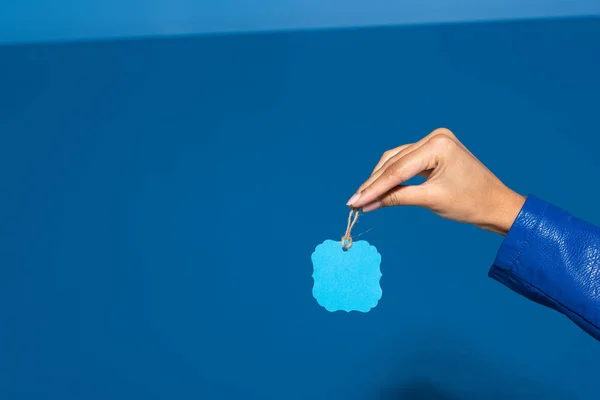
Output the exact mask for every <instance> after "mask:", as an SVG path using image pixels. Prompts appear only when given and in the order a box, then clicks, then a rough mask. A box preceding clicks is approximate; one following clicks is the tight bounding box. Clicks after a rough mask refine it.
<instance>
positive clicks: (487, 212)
mask: <svg viewBox="0 0 600 400" xmlns="http://www.w3.org/2000/svg"><path fill="white" fill-rule="evenodd" d="M417 175H420V176H422V177H424V178H426V181H425V182H424V183H422V184H420V185H402V183H404V182H406V181H408V180H409V179H411V178H413V177H414V176H417ZM524 202H525V197H523V196H521V195H519V194H517V193H515V192H514V191H512V190H511V189H509V188H508V187H506V186H505V185H504V184H503V183H502V182H501V181H500V180H499V179H498V178H497V177H496V176H495V175H494V174H493V173H492V172H491V171H490V170H488V169H487V168H486V167H485V165H483V164H482V163H481V162H480V161H479V160H478V159H477V158H475V156H474V155H473V154H471V152H470V151H469V150H467V148H466V147H465V146H464V145H463V144H462V143H460V141H459V140H458V139H457V138H456V136H454V134H453V133H452V132H450V131H449V130H448V129H444V128H440V129H436V130H435V131H433V132H432V133H430V134H429V135H428V136H426V137H425V138H423V139H421V140H420V141H418V142H417V143H412V144H406V145H403V146H400V147H396V148H395V149H392V150H388V151H386V152H385V153H383V156H382V157H381V160H379V163H378V164H377V166H376V167H375V169H374V170H373V172H372V174H371V177H370V178H369V179H368V180H367V181H366V182H365V183H363V184H362V186H361V187H360V188H359V189H358V191H357V192H356V194H355V195H354V196H352V198H351V199H350V200H349V201H348V205H349V206H350V207H352V208H362V210H363V212H370V211H373V210H375V209H378V208H380V207H389V206H420V207H425V208H428V209H430V210H431V211H433V212H435V213H436V214H438V215H440V216H442V217H444V218H447V219H451V220H454V221H459V222H465V223H470V224H473V225H475V226H478V227H480V228H482V229H486V230H490V231H493V232H496V233H500V234H502V235H506V233H507V232H508V230H509V229H510V227H511V226H512V224H513V222H514V220H515V219H516V217H517V215H518V213H519V211H520V210H521V207H522V206H523V204H524Z"/></svg>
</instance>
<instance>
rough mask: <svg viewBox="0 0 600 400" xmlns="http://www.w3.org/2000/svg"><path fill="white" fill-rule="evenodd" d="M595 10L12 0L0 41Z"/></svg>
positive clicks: (488, 1)
mask: <svg viewBox="0 0 600 400" xmlns="http://www.w3.org/2000/svg"><path fill="white" fill-rule="evenodd" d="M585 15H600V1H598V0H528V1H521V0H450V1H439V0H419V1H410V0H368V1H365V0H276V1H275V0H261V1H259V2H256V1H249V0H226V1H225V0H212V1H202V0H169V1H166V0H104V1H97V0H80V1H71V0H53V1H43V0H13V1H0V43H3V42H4V43H15V42H20V43H22V42H52V41H58V40H60V41H63V40H84V39H85V40H87V39H96V38H109V37H110V38H119V37H131V36H157V35H187V34H198V33H214V32H240V31H265V30H282V29H284V30H289V29H314V28H331V27H349V26H372V25H398V24H417V23H419V24H420V23H439V22H458V21H475V20H503V19H514V18H540V17H564V16H585Z"/></svg>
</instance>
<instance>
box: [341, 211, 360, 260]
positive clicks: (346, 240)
mask: <svg viewBox="0 0 600 400" xmlns="http://www.w3.org/2000/svg"><path fill="white" fill-rule="evenodd" d="M358 213H359V210H358V209H356V208H353V209H351V210H350V214H349V215H348V227H347V228H346V233H345V234H344V236H342V247H343V248H344V249H346V250H349V249H350V247H352V236H350V232H351V231H352V228H353V227H354V224H356V220H358ZM353 216H354V218H353Z"/></svg>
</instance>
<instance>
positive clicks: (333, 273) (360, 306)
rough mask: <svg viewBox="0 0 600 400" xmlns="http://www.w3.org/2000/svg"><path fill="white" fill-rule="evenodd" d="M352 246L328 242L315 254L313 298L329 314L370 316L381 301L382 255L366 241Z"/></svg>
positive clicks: (313, 260)
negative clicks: (369, 313)
mask: <svg viewBox="0 0 600 400" xmlns="http://www.w3.org/2000/svg"><path fill="white" fill-rule="evenodd" d="M351 246H352V247H350V249H348V250H345V249H344V248H343V247H342V243H341V242H339V241H334V240H326V241H324V242H323V243H321V244H320V245H318V246H317V248H316V249H315V252H314V253H313V254H312V257H311V258H312V263H313V275H312V276H313V279H314V286H313V296H314V298H315V299H316V300H317V302H318V303H319V304H320V305H321V306H322V307H324V308H325V309H326V310H327V311H330V312H334V311H340V310H341V311H346V312H350V311H360V312H364V313H366V312H369V311H370V310H371V309H372V308H373V307H375V306H376V305H377V303H378V302H379V299H381V295H382V290H381V286H380V285H379V281H380V279H381V270H380V264H381V255H380V254H379V253H378V252H377V249H376V248H375V246H371V245H370V244H369V242H367V241H364V240H360V241H358V242H354V243H352V244H351Z"/></svg>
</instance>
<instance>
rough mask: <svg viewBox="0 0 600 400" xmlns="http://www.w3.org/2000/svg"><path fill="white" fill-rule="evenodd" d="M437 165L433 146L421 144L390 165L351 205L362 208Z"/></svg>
mask: <svg viewBox="0 0 600 400" xmlns="http://www.w3.org/2000/svg"><path fill="white" fill-rule="evenodd" d="M434 167H435V151H434V149H433V146H421V147H419V148H418V149H416V150H414V151H412V152H411V153H409V154H407V155H405V156H404V157H402V158H400V159H399V160H397V161H396V162H395V163H394V164H392V165H390V166H389V167H388V168H386V169H385V171H383V172H382V173H381V175H380V176H379V177H378V178H377V179H375V180H374V181H373V182H372V183H371V184H370V185H369V186H368V187H366V188H365V189H364V190H363V191H362V192H359V193H360V195H359V197H358V199H356V200H355V201H354V202H353V203H352V204H351V206H352V207H354V208H360V207H362V206H364V205H365V204H369V203H371V202H373V201H375V200H377V199H378V198H379V197H380V196H382V195H383V194H385V193H386V192H388V191H389V190H391V189H392V188H394V187H396V186H398V185H399V184H401V183H403V182H406V181H407V180H409V179H411V178H413V177H414V176H415V175H417V174H419V173H421V172H423V171H427V170H430V169H433V168H434Z"/></svg>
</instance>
